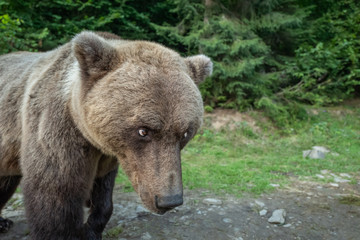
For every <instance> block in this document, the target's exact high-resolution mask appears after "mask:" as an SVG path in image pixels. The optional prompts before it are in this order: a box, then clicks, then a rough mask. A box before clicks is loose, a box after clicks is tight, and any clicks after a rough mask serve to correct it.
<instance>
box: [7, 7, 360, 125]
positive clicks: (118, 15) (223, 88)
mask: <svg viewBox="0 0 360 240" xmlns="http://www.w3.org/2000/svg"><path fill="white" fill-rule="evenodd" d="M0 21H1V23H0V54H4V53H8V52H12V51H19V50H26V51H46V50H50V49H53V48H55V47H57V46H59V45H60V44H63V43H65V42H67V41H69V40H70V39H71V38H72V37H74V35H76V34H77V33H79V32H80V31H82V30H84V29H87V30H92V31H108V32H112V33H115V34H118V35H119V36H121V37H123V38H125V39H142V40H149V41H156V42H159V43H161V44H163V45H165V46H167V47H170V48H172V49H175V50H176V51H178V52H179V53H180V54H181V55H183V56H188V55H192V54H198V53H203V54H205V55H208V56H209V57H211V59H212V60H213V62H214V72H213V75H212V76H211V78H208V79H206V81H205V82H204V83H203V84H202V85H201V93H202V95H203V98H204V102H205V110H206V111H208V112H211V111H212V110H213V109H214V108H217V107H222V108H232V109H237V110H240V111H245V110H249V109H260V110H262V111H263V112H265V114H266V115H267V116H268V117H269V118H270V119H271V120H273V122H274V123H275V124H276V125H277V126H278V127H279V128H285V127H288V126H289V125H291V124H292V123H293V122H295V121H297V120H302V119H304V118H306V117H307V113H306V110H305V108H304V106H305V105H309V104H310V105H318V106H326V105H332V104H336V103H339V102H342V101H344V100H345V99H349V98H354V97H357V96H359V95H360V94H359V93H360V62H359V59H360V2H359V1H357V0H321V1H311V0H238V1H233V0H218V1H217V0H205V1H202V0H162V1H154V0H147V1H139V0H136V1H135V0H115V1H111V0H98V1H92V0H88V1H80V0H52V1H42V0H40V1H39V0H27V1H20V0H0Z"/></svg>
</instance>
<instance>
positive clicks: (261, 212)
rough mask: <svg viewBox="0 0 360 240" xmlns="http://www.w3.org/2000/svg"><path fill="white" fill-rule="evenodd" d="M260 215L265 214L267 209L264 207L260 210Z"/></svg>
mask: <svg viewBox="0 0 360 240" xmlns="http://www.w3.org/2000/svg"><path fill="white" fill-rule="evenodd" d="M259 214H260V216H265V215H266V214H267V210H266V209H263V210H261V211H260V212H259Z"/></svg>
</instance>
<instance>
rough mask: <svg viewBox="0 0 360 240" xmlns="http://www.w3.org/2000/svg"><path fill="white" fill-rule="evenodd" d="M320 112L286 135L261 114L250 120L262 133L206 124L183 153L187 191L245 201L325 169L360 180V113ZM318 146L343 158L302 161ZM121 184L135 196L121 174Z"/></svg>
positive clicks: (242, 127)
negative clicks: (245, 197) (249, 195)
mask: <svg viewBox="0 0 360 240" xmlns="http://www.w3.org/2000/svg"><path fill="white" fill-rule="evenodd" d="M309 110H314V108H312V109H309ZM316 110H317V114H310V115H309V119H307V120H304V121H301V122H297V123H296V124H295V125H293V126H290V127H288V128H286V129H282V130H279V129H277V128H276V127H274V126H273V124H272V123H271V122H270V121H266V120H264V117H263V116H262V113H260V112H253V113H252V114H251V115H252V117H253V118H254V119H255V120H256V123H257V125H258V126H259V127H260V130H259V129H258V130H256V131H255V130H254V129H252V128H251V127H250V125H249V124H247V123H246V122H239V123H236V124H237V125H236V128H235V129H233V130H231V129H229V128H223V129H221V130H219V131H215V130H214V129H212V128H211V127H210V126H209V124H208V121H205V123H206V124H205V126H204V127H203V128H202V130H201V131H200V133H199V134H198V135H196V136H195V138H194V139H193V140H192V141H191V142H190V143H189V144H188V146H187V147H186V148H185V149H184V150H183V151H182V167H183V181H184V186H185V188H187V189H208V190H211V191H212V192H214V193H216V194H223V193H230V194H234V195H237V196H241V195H242V194H243V193H254V194H260V193H263V192H266V191H269V190H271V189H273V187H271V186H270V183H277V184H280V185H286V184H287V183H288V181H289V179H290V176H295V177H300V178H301V177H305V176H315V174H317V173H320V170H323V169H327V170H330V171H331V172H333V173H350V174H354V173H355V174H358V173H359V171H360V109H359V108H355V107H341V108H321V109H316ZM339 111H341V112H342V113H340V114H339ZM336 113H338V114H336ZM313 146H324V147H327V148H328V149H330V150H331V151H332V152H336V153H338V154H339V155H338V156H337V155H332V154H328V155H326V158H325V159H309V158H303V157H302V151H303V150H307V149H311V147H313ZM355 174H354V175H355ZM314 180H316V178H315V177H314ZM319 181H321V180H319ZM322 181H323V180H322ZM117 182H118V183H119V184H121V185H123V186H125V188H126V189H127V190H132V189H131V188H130V183H129V181H128V180H127V179H126V177H125V176H124V174H123V173H122V172H121V171H120V172H119V177H118V179H117Z"/></svg>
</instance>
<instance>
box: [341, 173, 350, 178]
mask: <svg viewBox="0 0 360 240" xmlns="http://www.w3.org/2000/svg"><path fill="white" fill-rule="evenodd" d="M340 176H341V177H345V178H351V176H350V175H349V174H347V173H340Z"/></svg>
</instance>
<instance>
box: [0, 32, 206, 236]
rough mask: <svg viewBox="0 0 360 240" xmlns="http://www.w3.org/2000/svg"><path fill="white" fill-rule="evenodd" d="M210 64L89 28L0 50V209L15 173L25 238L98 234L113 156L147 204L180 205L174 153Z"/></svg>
mask: <svg viewBox="0 0 360 240" xmlns="http://www.w3.org/2000/svg"><path fill="white" fill-rule="evenodd" d="M211 72H212V62H211V61H210V59H209V58H208V57H206V56H204V55H196V56H192V57H187V58H183V57H181V56H180V55H179V54H177V53H176V52H174V51H172V50H170V49H168V48H166V47H163V46H161V45H159V44H156V43H153V42H147V41H127V40H122V39H120V38H119V37H118V36H116V35H113V34H110V33H95V32H88V31H85V32H82V33H80V34H78V35H77V36H75V37H74V38H73V39H72V40H71V41H70V42H69V43H67V44H65V45H63V46H60V47H59V48H57V49H55V50H52V51H49V52H44V53H30V52H18V53H12V54H7V55H3V56H0V143H1V145H0V210H1V208H3V207H4V205H5V203H6V202H7V201H8V200H9V198H10V197H11V195H12V194H13V192H14V191H15V189H16V187H17V186H18V184H19V182H20V180H21V179H22V180H21V181H22V191H23V194H24V203H25V209H26V216H27V219H28V224H29V227H30V234H29V239H38V240H43V239H101V233H102V231H103V230H104V227H105V225H106V223H107V222H108V220H109V218H110V216H111V214H112V191H113V186H114V180H115V177H116V174H117V169H118V164H119V163H120V165H121V166H122V168H123V169H124V171H125V172H126V174H127V175H128V177H129V179H130V180H131V182H132V184H133V186H134V189H135V190H136V192H137V193H138V194H139V196H140V197H141V199H142V201H143V203H144V205H145V206H146V207H147V208H148V209H150V210H151V211H153V212H155V213H159V214H162V213H165V212H166V211H167V210H169V209H172V208H174V207H176V206H178V205H181V204H182V202H183V187H182V178H181V160H180V151H181V149H182V148H183V147H184V146H185V145H186V144H187V142H188V141H189V140H190V139H191V138H192V137H193V136H194V134H195V133H196V131H197V130H198V129H199V127H200V125H201V123H202V114H203V102H202V98H201V95H200V92H199V89H198V87H197V85H198V84H199V83H200V82H202V81H203V80H204V78H205V77H206V76H209V75H210V74H211ZM86 203H88V206H89V207H90V215H89V217H88V219H87V220H84V219H83V218H84V213H83V206H84V205H85V204H86ZM84 222H85V223H84ZM10 225H11V221H10V220H9V219H3V218H0V231H6V230H7V229H8V227H9V226H10Z"/></svg>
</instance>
